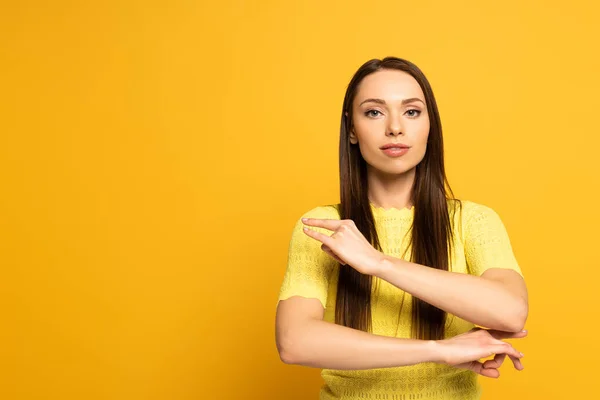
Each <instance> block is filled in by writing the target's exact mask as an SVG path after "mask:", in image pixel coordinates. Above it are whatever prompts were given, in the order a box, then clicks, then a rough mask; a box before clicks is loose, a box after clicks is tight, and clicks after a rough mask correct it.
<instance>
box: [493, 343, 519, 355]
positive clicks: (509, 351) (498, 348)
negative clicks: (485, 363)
mask: <svg viewBox="0 0 600 400" xmlns="http://www.w3.org/2000/svg"><path fill="white" fill-rule="evenodd" d="M490 350H491V351H492V353H495V354H504V353H505V354H506V355H508V356H513V357H516V358H521V357H522V356H521V353H520V352H518V351H517V349H515V348H514V347H513V346H512V345H511V344H510V343H504V344H498V345H493V346H492V347H491V349H490Z"/></svg>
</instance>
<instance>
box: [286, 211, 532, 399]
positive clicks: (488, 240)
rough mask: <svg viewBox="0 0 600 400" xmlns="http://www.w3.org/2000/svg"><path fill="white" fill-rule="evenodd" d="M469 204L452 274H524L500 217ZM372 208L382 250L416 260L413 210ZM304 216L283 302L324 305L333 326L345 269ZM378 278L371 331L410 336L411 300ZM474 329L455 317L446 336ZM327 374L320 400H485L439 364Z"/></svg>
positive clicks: (460, 373)
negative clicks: (339, 280)
mask: <svg viewBox="0 0 600 400" xmlns="http://www.w3.org/2000/svg"><path fill="white" fill-rule="evenodd" d="M451 201H454V200H448V202H449V203H448V204H450V202H451ZM462 204H463V207H462V212H457V213H454V216H453V220H452V223H453V228H454V251H453V254H452V259H451V263H450V266H451V268H452V269H451V270H452V271H453V272H460V273H465V274H467V273H469V274H472V275H477V276H479V275H481V274H482V273H483V272H484V271H485V270H486V269H488V268H509V269H513V270H515V271H517V272H518V273H519V274H520V275H521V276H523V274H522V272H521V269H520V268H519V265H518V264H517V261H516V259H515V257H514V254H513V251H512V248H511V244H510V241H509V237H508V234H507V231H506V229H505V227H504V225H503V223H502V221H501V220H500V217H499V216H498V214H497V213H496V212H495V211H494V210H493V209H491V208H490V207H487V206H485V205H482V204H478V203H475V202H472V201H467V200H463V201H462ZM338 206H339V204H335V205H326V206H318V207H315V208H313V209H312V210H310V211H308V212H306V213H304V215H302V216H301V217H300V218H304V217H306V218H332V219H340V215H339V212H338ZM371 210H372V211H373V216H374V218H375V226H376V229H377V233H378V236H379V240H380V244H381V246H382V249H383V252H384V253H385V254H388V255H391V256H393V257H398V258H403V259H405V260H410V256H411V252H410V248H409V247H410V246H408V244H409V240H410V232H409V227H410V224H411V222H412V218H413V216H414V207H413V208H403V209H396V208H391V209H384V208H381V207H376V206H374V205H373V204H372V203H371ZM451 215H452V214H451ZM300 218H299V219H298V221H297V222H296V224H295V226H294V228H293V231H292V235H291V240H290V244H289V252H288V263H287V269H286V271H285V274H284V278H283V283H282V285H281V289H280V293H279V300H284V299H287V298H289V297H291V296H302V297H308V298H316V299H319V300H320V301H321V303H322V304H323V307H324V308H325V315H324V320H325V321H329V322H332V323H333V322H334V315H335V298H336V290H337V278H338V276H337V275H338V274H337V272H338V267H339V266H338V264H337V262H336V261H335V260H334V259H333V258H332V257H330V256H329V255H328V254H327V253H325V252H324V251H323V250H321V242H319V241H317V240H316V239H313V238H311V237H309V236H308V235H307V234H305V233H304V232H303V231H302V227H303V223H302V221H301V219H300ZM311 229H314V230H316V231H319V232H323V233H325V234H329V235H330V234H331V233H332V232H331V231H328V230H326V229H324V228H318V227H311ZM403 253H404V256H402V255H403ZM373 280H374V282H373V283H374V285H373V294H372V314H371V315H372V329H373V331H372V333H373V334H376V335H383V336H390V337H398V338H410V325H411V304H412V299H411V295H410V294H409V293H407V292H404V291H403V290H401V289H399V288H397V287H396V286H393V285H392V284H390V283H388V282H387V281H384V280H382V279H379V278H377V277H373ZM474 326H475V325H474V324H472V323H470V322H468V321H465V320H463V319H461V318H458V317H456V316H454V315H452V314H448V318H447V322H446V338H450V337H453V336H456V335H458V334H461V333H464V332H466V331H468V330H470V329H472V328H473V327H474ZM321 376H322V378H323V379H324V381H325V383H324V385H323V386H322V387H321V391H320V399H321V400H329V399H348V400H350V399H389V400H405V399H421V400H426V399H435V400H446V399H448V400H450V399H452V400H473V399H479V398H480V396H481V386H480V384H479V382H478V380H477V379H478V375H477V374H476V373H475V372H472V371H470V370H466V369H458V368H455V367H451V366H448V365H443V364H437V363H420V364H415V365H410V366H401V367H393V368H377V369H368V370H333V369H323V370H322V372H321Z"/></svg>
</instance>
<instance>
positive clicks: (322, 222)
mask: <svg viewBox="0 0 600 400" xmlns="http://www.w3.org/2000/svg"><path fill="white" fill-rule="evenodd" d="M302 222H303V223H304V224H305V225H309V226H315V227H320V228H325V229H328V230H330V231H334V232H333V234H332V235H331V236H328V235H325V234H323V233H321V232H317V231H315V230H313V229H310V228H307V227H304V233H306V234H307V235H308V236H310V237H312V238H314V239H316V240H318V241H319V242H321V243H323V244H322V245H321V249H322V250H323V251H325V252H326V253H327V254H329V255H330V256H331V257H333V258H334V259H336V260H337V261H338V262H340V263H341V264H344V265H345V264H347V265H349V266H351V267H352V268H354V269H355V270H357V271H358V272H360V273H362V274H368V275H374V274H375V273H376V271H377V268H378V266H379V264H380V262H381V260H382V259H383V257H384V254H383V253H382V252H380V251H378V250H376V249H375V248H374V247H373V246H372V245H371V243H369V242H368V241H367V239H365V237H364V236H363V234H362V233H361V232H360V231H359V230H358V228H357V227H356V225H355V224H354V221H352V220H351V219H343V220H339V219H316V218H303V219H302Z"/></svg>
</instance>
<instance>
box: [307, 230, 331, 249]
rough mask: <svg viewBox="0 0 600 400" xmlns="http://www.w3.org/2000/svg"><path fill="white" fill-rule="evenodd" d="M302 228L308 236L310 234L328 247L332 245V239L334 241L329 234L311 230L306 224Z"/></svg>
mask: <svg viewBox="0 0 600 400" xmlns="http://www.w3.org/2000/svg"><path fill="white" fill-rule="evenodd" d="M302 230H303V231H304V233H306V234H307V235H308V236H310V237H311V238H313V239H316V240H318V241H319V242H321V243H323V244H324V245H326V246H327V247H329V248H331V247H333V241H334V239H332V238H331V236H329V235H325V234H323V233H321V232H317V231H315V230H312V229H310V228H309V227H307V226H305V227H304V228H303V229H302Z"/></svg>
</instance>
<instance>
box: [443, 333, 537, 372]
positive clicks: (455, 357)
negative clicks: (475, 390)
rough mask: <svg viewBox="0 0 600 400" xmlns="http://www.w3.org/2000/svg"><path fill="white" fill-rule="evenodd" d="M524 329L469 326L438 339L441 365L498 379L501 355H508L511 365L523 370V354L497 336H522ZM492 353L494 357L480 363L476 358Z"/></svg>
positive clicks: (505, 337)
mask: <svg viewBox="0 0 600 400" xmlns="http://www.w3.org/2000/svg"><path fill="white" fill-rule="evenodd" d="M525 336H527V332H516V333H514V332H505V331H499V330H493V329H490V330H487V329H482V328H473V329H471V330H470V331H468V332H465V333H463V334H460V335H457V336H454V337H452V338H450V339H445V340H438V341H437V343H438V344H439V345H440V348H441V353H442V360H443V363H444V364H448V365H452V366H454V367H456V368H464V369H470V370H472V371H474V372H476V373H478V374H480V375H483V376H486V377H488V378H498V377H499V376H500V371H498V368H499V367H500V366H501V365H502V362H503V361H504V358H505V357H506V356H508V357H509V358H510V359H511V360H512V362H513V364H514V366H515V368H516V369H517V370H519V371H521V370H523V368H524V367H523V364H522V363H521V357H523V353H520V352H519V351H517V350H516V349H515V348H514V347H513V346H512V345H511V344H510V343H507V342H503V341H502V340H500V339H512V338H524V337H525ZM492 354H496V356H495V357H494V359H492V360H487V361H485V362H484V363H481V362H479V361H477V360H479V359H480V358H485V357H489V356H491V355H492Z"/></svg>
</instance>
